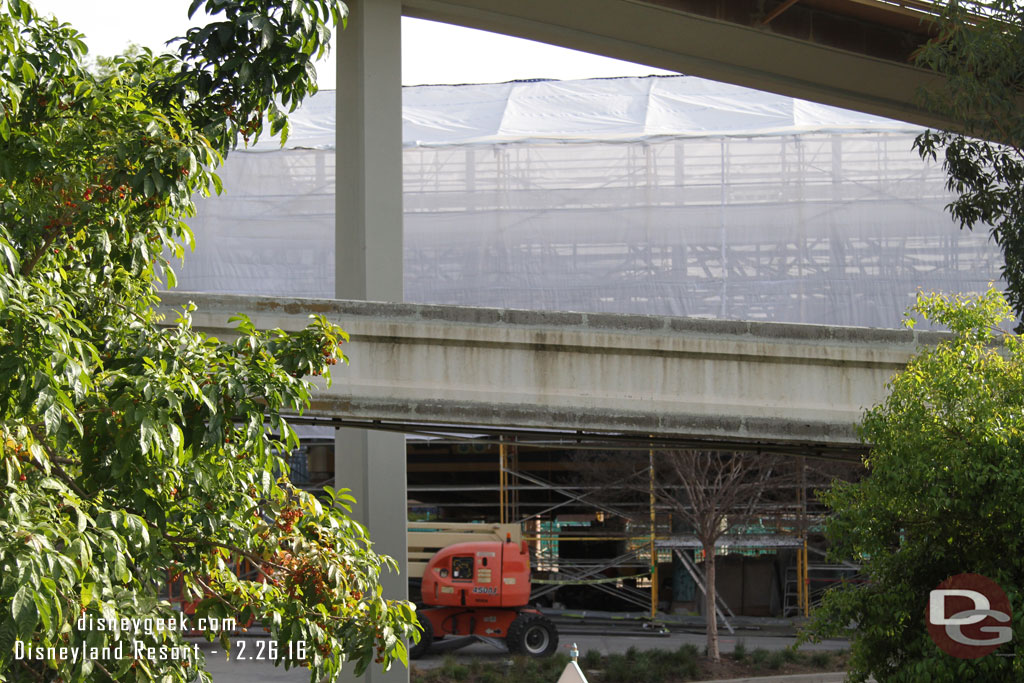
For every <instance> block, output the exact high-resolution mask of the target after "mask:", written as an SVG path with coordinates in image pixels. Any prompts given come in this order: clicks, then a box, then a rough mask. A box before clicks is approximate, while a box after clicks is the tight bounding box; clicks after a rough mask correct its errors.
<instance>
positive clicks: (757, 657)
mask: <svg viewBox="0 0 1024 683" xmlns="http://www.w3.org/2000/svg"><path fill="white" fill-rule="evenodd" d="M769 654H770V653H769V652H768V650H765V649H764V648H761V647H759V648H757V649H756V650H754V651H753V652H751V653H750V662H751V663H752V664H753V665H754V666H764V665H765V662H767V661H768V655H769Z"/></svg>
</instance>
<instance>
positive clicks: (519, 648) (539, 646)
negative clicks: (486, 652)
mask: <svg viewBox="0 0 1024 683" xmlns="http://www.w3.org/2000/svg"><path fill="white" fill-rule="evenodd" d="M506 642H507V643H508V651H509V652H511V653H512V654H514V655H529V656H530V657H550V656H551V655H553V654H555V651H556V650H557V649H558V629H556V628H555V625H554V624H553V623H551V620H550V619H548V618H547V617H545V616H544V615H543V614H530V613H525V612H524V613H522V614H520V615H519V616H518V617H516V620H515V621H513V622H512V625H511V626H509V627H508V637H507V638H506Z"/></svg>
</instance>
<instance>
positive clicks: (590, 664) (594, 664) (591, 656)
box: [579, 650, 604, 669]
mask: <svg viewBox="0 0 1024 683" xmlns="http://www.w3.org/2000/svg"><path fill="white" fill-rule="evenodd" d="M579 663H580V668H581V669H600V668H601V667H602V665H603V664H604V657H602V656H601V653H600V652H598V651H597V650H587V653H586V654H585V655H583V656H582V657H580V662H579Z"/></svg>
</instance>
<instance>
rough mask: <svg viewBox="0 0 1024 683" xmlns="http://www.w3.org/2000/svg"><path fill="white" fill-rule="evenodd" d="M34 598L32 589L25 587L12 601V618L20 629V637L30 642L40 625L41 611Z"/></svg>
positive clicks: (21, 588)
mask: <svg viewBox="0 0 1024 683" xmlns="http://www.w3.org/2000/svg"><path fill="white" fill-rule="evenodd" d="M34 597H35V596H34V595H33V592H32V589H31V588H30V587H29V586H25V585H23V586H21V587H20V588H18V591H17V592H16V593H15V594H14V598H13V599H12V600H11V616H12V617H14V623H15V625H16V626H17V628H18V637H19V638H20V639H22V640H28V639H29V638H30V637H31V636H32V632H33V631H34V630H35V628H36V624H38V623H39V611H38V610H37V609H36V601H35V599H34Z"/></svg>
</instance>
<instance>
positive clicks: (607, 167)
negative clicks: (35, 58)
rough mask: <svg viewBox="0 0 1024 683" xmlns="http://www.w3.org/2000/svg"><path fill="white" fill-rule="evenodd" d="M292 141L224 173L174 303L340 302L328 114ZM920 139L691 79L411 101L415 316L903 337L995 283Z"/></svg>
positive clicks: (410, 256) (896, 127) (553, 84)
mask: <svg viewBox="0 0 1024 683" xmlns="http://www.w3.org/2000/svg"><path fill="white" fill-rule="evenodd" d="M292 126H293V127H292V134H291V137H290V138H289V141H288V149H284V150H282V149H279V148H278V147H277V146H276V144H275V143H274V142H263V143H261V144H260V145H259V146H258V147H257V148H256V149H254V150H252V151H243V152H236V153H234V154H232V155H231V157H230V158H229V160H228V163H227V165H226V166H225V168H224V169H223V171H222V172H221V177H222V179H223V181H224V187H225V193H224V195H222V196H220V197H216V198H211V199H204V200H201V201H200V202H199V213H198V215H197V217H196V218H195V219H193V220H192V221H191V224H192V226H193V229H194V230H195V233H196V239H197V243H198V245H199V246H198V247H197V250H196V253H195V254H192V255H191V256H190V257H189V258H188V259H187V262H186V265H185V267H183V268H182V269H180V272H179V287H180V288H181V289H186V290H201V291H221V292H236V293H252V294H267V295H280V296H312V297H330V296H332V294H333V275H332V273H333V256H334V253H333V240H334V237H333V235H334V200H333V191H334V152H333V150H332V147H333V129H334V93H333V92H324V93H322V94H320V95H318V96H316V97H314V98H312V99H311V100H310V101H308V102H307V103H306V104H305V105H304V106H303V109H302V110H301V111H300V112H296V114H295V116H294V117H293V124H292ZM918 132H920V129H919V128H917V127H915V126H912V125H910V124H906V123H901V122H897V121H889V120H886V119H881V118H878V117H875V116H870V115H866V114H859V113H855V112H848V111H843V110H839V109H835V108H833V107H827V106H824V105H817V104H812V103H808V102H803V101H800V100H793V99H790V98H785V97H780V96H777V95H771V94H766V93H761V92H757V91H753V90H748V89H744V88H739V87H736V86H729V85H723V84H718V83H712V82H709V81H703V80H700V79H696V78H690V77H649V78H624V79H604V80H602V79H595V80H586V81H570V82H564V81H539V82H522V83H503V84H493V85H466V86H417V87H412V88H406V89H405V91H404V143H405V150H404V163H405V254H404V261H405V263H404V267H405V296H406V299H407V300H408V301H412V302H418V303H446V304H465V305H480V306H496V307H509V308H533V309H552V310H584V311H609V312H633V313H650V314H662V315H695V316H707V317H720V318H739V319H756V320H777V321H786V322H810V323H828V324H842V325H864V326H873V327H895V326H897V325H899V323H900V320H901V317H902V314H903V311H904V310H905V309H906V307H907V306H908V305H909V304H910V303H912V301H913V297H914V294H915V292H916V291H917V290H918V289H919V288H920V289H924V290H940V291H949V292H952V291H957V292H959V291H980V290H984V289H985V288H986V287H987V286H988V283H989V282H992V281H998V279H999V268H1000V264H1001V256H1000V254H999V252H998V249H997V247H996V246H995V245H994V244H992V243H991V242H990V240H989V239H988V235H987V234H986V233H984V232H979V233H971V232H964V231H960V230H959V229H958V228H957V226H956V225H955V224H954V223H953V222H952V221H951V219H950V218H949V216H948V214H946V212H945V211H944V206H945V204H947V203H948V202H949V200H950V196H949V194H948V193H947V192H946V191H945V190H944V187H943V186H944V180H945V178H944V174H943V173H942V171H941V169H940V168H938V167H937V166H934V165H927V164H924V163H923V162H922V161H921V160H920V159H919V158H918V156H917V154H916V153H915V152H913V151H912V149H911V145H912V142H913V139H914V137H915V135H916V134H917V133H918Z"/></svg>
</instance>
